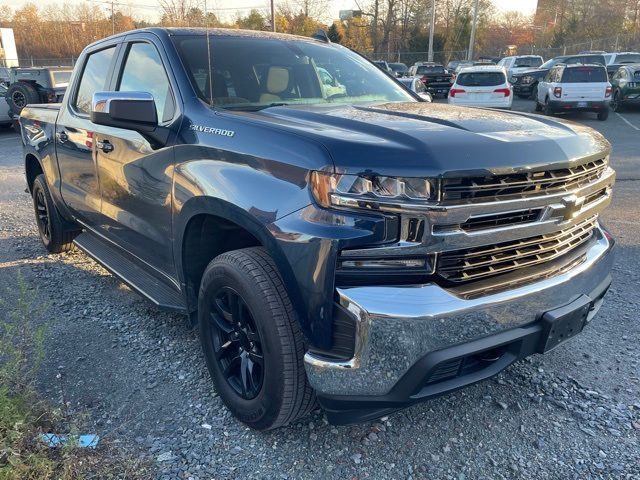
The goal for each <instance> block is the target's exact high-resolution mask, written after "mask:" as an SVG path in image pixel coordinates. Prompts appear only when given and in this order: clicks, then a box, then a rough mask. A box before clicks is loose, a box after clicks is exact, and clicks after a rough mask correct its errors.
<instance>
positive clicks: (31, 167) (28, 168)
mask: <svg viewBox="0 0 640 480" xmlns="http://www.w3.org/2000/svg"><path fill="white" fill-rule="evenodd" d="M24 173H25V177H26V180H27V187H28V188H29V193H32V192H33V182H34V181H35V179H36V177H37V176H38V175H40V174H44V168H42V162H41V161H40V159H39V158H38V157H37V156H36V155H35V154H34V153H31V152H30V153H27V154H26V155H25V157H24Z"/></svg>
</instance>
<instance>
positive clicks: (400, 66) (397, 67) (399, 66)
mask: <svg viewBox="0 0 640 480" xmlns="http://www.w3.org/2000/svg"><path fill="white" fill-rule="evenodd" d="M389 67H390V68H391V70H393V71H394V72H406V71H407V70H409V69H408V68H407V66H406V65H405V64H404V63H390V64H389Z"/></svg>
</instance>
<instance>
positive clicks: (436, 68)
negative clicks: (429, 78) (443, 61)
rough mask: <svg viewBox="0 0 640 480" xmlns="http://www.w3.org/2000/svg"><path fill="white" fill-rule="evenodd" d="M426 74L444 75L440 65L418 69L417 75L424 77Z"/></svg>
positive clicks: (424, 66)
mask: <svg viewBox="0 0 640 480" xmlns="http://www.w3.org/2000/svg"><path fill="white" fill-rule="evenodd" d="M426 73H442V74H444V67H443V66H442V65H422V66H421V67H418V75H424V74H426Z"/></svg>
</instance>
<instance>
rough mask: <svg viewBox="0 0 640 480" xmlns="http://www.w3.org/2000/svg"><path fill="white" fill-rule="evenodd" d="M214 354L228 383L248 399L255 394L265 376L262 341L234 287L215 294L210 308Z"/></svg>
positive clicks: (250, 315) (237, 392)
mask: <svg viewBox="0 0 640 480" xmlns="http://www.w3.org/2000/svg"><path fill="white" fill-rule="evenodd" d="M210 321H211V323H212V327H213V328H211V330H210V332H211V339H210V341H211V342H212V344H213V349H214V352H215V357H216V360H217V362H218V365H219V367H220V370H221V371H222V374H223V376H224V377H225V379H226V381H227V383H228V384H229V386H230V387H231V388H232V389H233V391H234V392H236V394H238V395H239V396H240V397H242V398H244V399H245V400H251V399H253V398H255V397H256V396H257V395H258V394H259V393H260V390H261V389H262V384H263V380H264V369H265V366H264V356H263V354H262V341H261V339H260V334H259V333H258V329H257V328H256V324H255V321H254V319H253V316H252V314H251V311H250V310H249V307H248V306H247V304H246V303H245V301H244V300H243V298H242V297H241V296H240V295H239V294H238V292H236V291H235V290H234V289H233V288H231V287H228V286H223V287H221V288H220V289H218V291H217V292H216V293H215V294H214V299H213V305H212V308H211V311H210Z"/></svg>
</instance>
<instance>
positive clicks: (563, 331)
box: [540, 295, 592, 353]
mask: <svg viewBox="0 0 640 480" xmlns="http://www.w3.org/2000/svg"><path fill="white" fill-rule="evenodd" d="M591 305H592V302H591V299H590V298H589V297H587V296H586V295H581V296H580V297H578V298H577V299H576V300H574V301H573V302H571V303H569V304H567V305H564V306H562V307H559V308H556V309H554V310H549V311H548V312H545V313H544V314H543V315H542V319H541V320H542V341H541V345H540V351H541V353H546V352H548V351H550V350H553V349H554V348H556V347H557V346H558V345H561V344H562V343H564V342H566V341H567V340H569V339H570V338H572V337H574V336H576V335H577V334H579V333H580V332H582V329H583V328H584V326H585V324H586V323H587V316H588V315H589V310H591Z"/></svg>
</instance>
